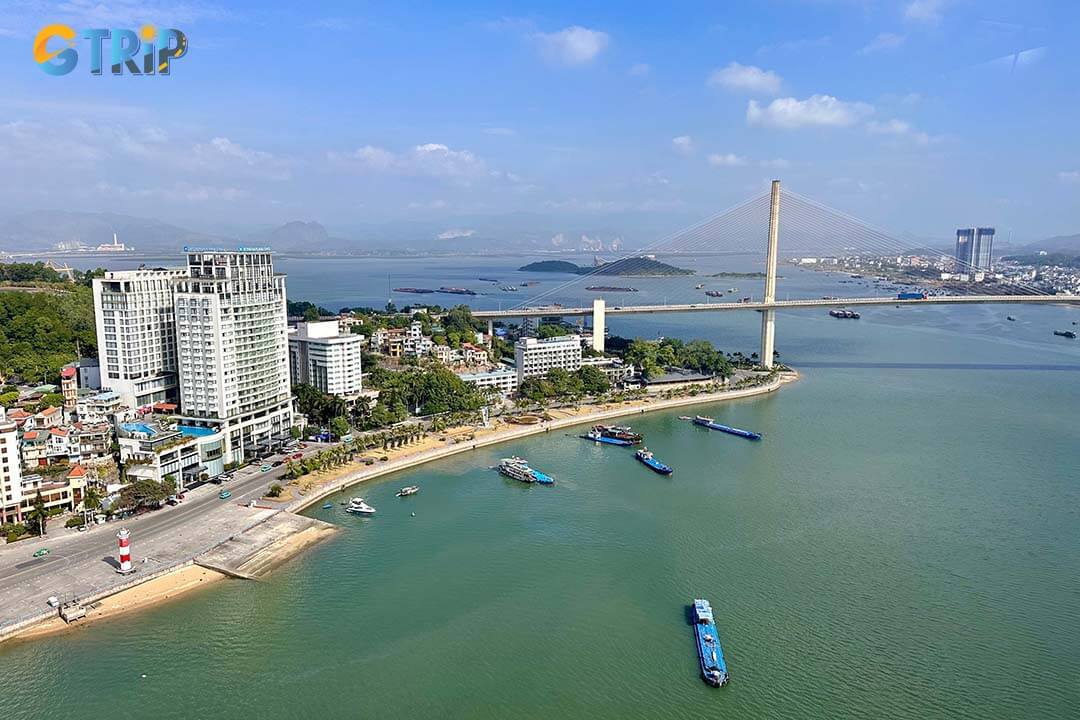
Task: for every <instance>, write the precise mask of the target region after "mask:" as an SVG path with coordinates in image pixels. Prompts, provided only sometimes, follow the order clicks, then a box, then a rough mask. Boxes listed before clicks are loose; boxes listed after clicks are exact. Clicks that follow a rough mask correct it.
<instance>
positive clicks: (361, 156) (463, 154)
mask: <svg viewBox="0 0 1080 720" xmlns="http://www.w3.org/2000/svg"><path fill="white" fill-rule="evenodd" d="M327 157H328V159H329V160H330V161H331V162H333V163H335V164H337V165H340V166H342V167H347V168H351V169H354V170H360V171H365V172H374V173H385V174H391V175H404V176H413V177H433V178H443V179H451V180H457V181H462V182H467V181H469V180H471V179H475V178H479V177H495V176H499V177H503V174H502V173H498V172H497V171H489V170H488V169H487V166H486V165H485V163H484V161H483V160H481V159H480V158H478V157H476V155H474V154H473V153H472V152H470V151H468V150H452V149H450V148H449V147H447V146H446V145H443V144H441V143H425V144H423V145H417V146H416V147H414V148H412V149H411V150H408V151H406V152H403V153H394V152H392V151H390V150H386V149H385V148H381V147H375V146H373V145H365V146H363V147H360V148H357V149H356V150H353V151H352V152H347V153H337V152H330V153H327Z"/></svg>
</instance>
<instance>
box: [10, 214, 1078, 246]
mask: <svg viewBox="0 0 1080 720" xmlns="http://www.w3.org/2000/svg"><path fill="white" fill-rule="evenodd" d="M691 220H692V218H675V217H672V216H664V217H659V216H656V215H653V214H649V213H630V214H628V215H626V216H623V217H620V219H619V220H617V221H616V220H611V219H606V218H603V217H597V216H591V215H588V214H578V215H558V216H554V215H546V214H542V213H525V212H517V213H508V214H506V215H497V216H479V215H478V216H471V217H463V216H458V217H455V218H454V219H453V221H447V220H429V219H422V220H408V221H397V222H387V223H367V224H353V225H349V226H343V227H338V228H335V230H334V231H333V232H331V231H330V230H328V229H327V228H326V227H325V226H324V225H322V224H321V223H318V222H315V221H300V220H293V221H291V222H287V223H285V224H284V225H281V226H279V227H270V228H264V229H260V230H255V229H246V228H241V229H237V228H232V227H230V228H228V230H227V232H214V231H205V232H204V231H199V230H192V229H189V228H186V227H181V226H179V225H173V224H171V223H167V222H162V221H160V220H154V219H151V218H142V217H134V216H131V215H120V214H117V213H91V212H75V211H63V210H38V211H33V212H27V213H22V214H19V215H15V216H12V217H8V218H5V219H2V220H0V251H5V252H9V253H20V252H30V253H34V252H48V251H54V252H55V251H58V250H75V249H77V248H79V247H83V248H87V247H89V248H95V247H97V246H98V245H102V244H108V243H111V242H112V238H113V233H116V235H117V237H118V238H119V241H120V242H122V243H124V244H125V245H127V246H128V247H133V248H135V251H136V254H137V255H146V254H154V253H166V254H170V255H174V254H176V253H178V252H179V251H180V248H182V247H183V246H185V245H207V246H223V247H230V246H237V245H269V246H270V247H272V248H273V249H274V250H275V251H276V252H282V253H305V254H308V253H316V254H317V253H322V254H335V255H336V254H346V253H357V254H363V253H370V252H393V253H401V254H409V253H431V252H445V253H477V252H491V251H499V252H515V253H536V252H590V253H598V254H607V255H608V256H609V257H610V256H615V257H618V256H620V255H624V254H627V253H629V252H632V251H634V250H635V249H640V248H643V247H645V246H646V245H648V243H650V242H651V241H653V240H655V239H656V238H658V237H663V236H665V235H667V234H669V233H670V232H671V231H672V230H674V229H675V228H677V227H680V226H682V225H684V224H687V223H689V222H690V221H691ZM624 228H625V229H626V230H624ZM1041 250H1045V251H1046V252H1065V253H1080V235H1061V236H1057V237H1052V238H1048V239H1046V240H1043V241H1040V242H1035V243H1030V244H1028V245H1022V246H1019V245H1018V246H1016V247H1009V248H1008V249H1007V250H1006V249H1005V248H1002V249H1001V254H1006V253H1007V254H1017V255H1019V254H1025V253H1033V252H1039V251H1041Z"/></svg>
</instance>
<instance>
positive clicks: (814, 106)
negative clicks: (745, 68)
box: [746, 95, 874, 128]
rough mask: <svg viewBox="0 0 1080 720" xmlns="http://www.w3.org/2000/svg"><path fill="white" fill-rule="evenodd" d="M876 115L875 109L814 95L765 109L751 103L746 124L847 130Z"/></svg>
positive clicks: (776, 102)
mask: <svg viewBox="0 0 1080 720" xmlns="http://www.w3.org/2000/svg"><path fill="white" fill-rule="evenodd" d="M873 112H874V106H873V105H868V104H866V103H862V102H846V101H844V100H838V99H837V98H835V97H833V96H832V95H811V96H810V97H808V98H807V99H805V100H797V99H795V98H793V97H786V98H777V99H776V100H773V101H772V102H771V103H769V104H768V105H765V106H762V105H760V104H759V103H758V102H757V101H756V100H751V101H750V104H749V105H747V107H746V123H747V124H748V125H762V126H768V127H776V128H799V127H810V126H820V127H848V126H851V125H854V124H856V123H858V122H859V121H861V120H863V119H864V118H866V117H867V116H869V115H871V114H873Z"/></svg>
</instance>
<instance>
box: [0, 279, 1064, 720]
mask: <svg viewBox="0 0 1080 720" xmlns="http://www.w3.org/2000/svg"><path fill="white" fill-rule="evenodd" d="M822 294H824V293H822ZM1010 312H1011V313H1012V314H1014V315H1016V316H1017V318H1018V320H1017V322H1015V323H1009V322H1006V321H1005V320H1004V315H1005V314H1006V313H1010ZM748 315H752V316H753V317H749V316H748ZM748 315H740V316H735V315H724V316H717V317H711V318H708V319H703V318H700V317H687V316H655V317H652V318H648V319H644V320H641V321H633V323H631V322H627V321H623V320H621V319H619V320H616V322H615V323H613V324H614V325H615V327H614V328H613V331H615V332H620V333H623V334H648V335H654V334H657V333H659V334H665V335H678V336H683V337H692V336H706V337H710V338H711V339H714V340H716V341H717V342H719V343H720V344H721V345H722V346H724V347H726V348H727V349H744V350H749V349H752V347H753V343H754V339H755V337H756V332H757V327H756V320H757V315H756V314H748ZM1078 318H1080V313H1078V312H1076V311H1075V310H1070V309H1066V308H1053V307H1044V308H1021V309H1015V308H1014V309H1009V308H1000V307H999V308H989V307H987V308H953V309H948V310H946V309H943V308H930V307H927V308H916V309H912V310H911V311H910V312H908V311H897V310H895V309H893V308H876V309H868V310H867V311H865V312H864V313H863V319H862V320H860V321H858V322H845V321H836V320H833V319H831V318H829V317H828V316H826V315H824V313H823V312H822V313H803V314H796V313H790V314H786V313H785V314H781V315H780V319H779V334H780V341H779V343H778V347H779V349H780V350H781V353H782V354H783V356H784V357H785V358H786V359H787V360H788V361H789V362H792V363H793V364H795V365H798V366H800V367H801V368H802V372H803V379H802V381H800V382H799V383H796V384H794V385H791V386H788V387H786V388H784V389H783V390H782V391H781V392H779V393H777V394H774V395H771V396H768V397H763V398H757V399H750V400H743V401H737V402H732V403H727V404H718V405H712V406H703V407H701V408H693V409H689V410H680V411H674V412H660V413H653V414H649V415H643V416H639V417H633V418H629V419H627V421H626V422H628V423H631V424H633V426H634V427H635V429H638V430H639V431H641V432H643V433H644V434H645V435H646V438H647V444H648V446H649V448H650V449H651V450H653V451H654V452H655V453H656V456H657V457H658V458H660V459H661V460H663V461H664V462H666V463H668V464H670V465H672V466H673V467H674V468H675V473H674V475H672V476H671V478H664V477H661V476H659V475H656V474H655V473H652V472H651V471H649V470H648V469H647V468H645V467H643V466H642V465H640V464H639V463H637V462H635V461H634V460H633V458H632V453H631V452H630V451H629V450H626V449H624V448H617V447H607V446H602V447H596V446H594V445H593V444H591V443H587V442H585V441H582V440H579V439H577V438H575V437H568V435H573V434H574V431H572V430H567V431H563V432H553V433H550V434H547V435H543V436H538V437H535V438H531V439H528V440H524V441H521V442H516V443H509V444H506V445H502V446H499V447H496V448H490V449H487V450H483V451H477V452H473V453H470V454H468V455H465V456H459V457H457V458H454V459H450V460H447V461H443V462H439V463H437V464H432V465H428V466H425V467H422V468H417V469H414V470H411V471H407V472H404V473H399V474H397V475H394V476H392V477H390V478H387V479H385V480H383V481H379V482H376V483H373V484H370V485H367V486H361V487H360V488H357V489H355V490H354V492H353V493H350V494H357V495H363V497H364V498H365V499H366V500H367V501H368V502H369V503H371V504H372V505H374V506H376V507H377V508H378V514H377V515H376V516H375V517H373V518H370V519H369V518H354V517H351V516H348V515H346V514H345V513H343V512H342V511H341V508H340V506H339V505H337V504H336V503H337V501H338V500H340V499H342V498H334V501H335V507H334V508H333V509H332V510H326V511H324V510H321V509H314V510H312V511H311V513H312V514H313V515H314V516H316V517H320V518H323V519H326V520H329V521H331V522H334V523H337V524H339V525H341V527H342V528H343V532H342V533H340V534H339V535H338V536H337V537H336V538H334V539H333V540H331V541H329V542H327V543H325V544H323V545H320V546H318V547H316V548H314V549H313V550H311V551H310V552H307V553H305V554H304V555H303V556H301V557H300V558H298V559H297V560H294V561H292V562H290V563H288V564H286V565H285V566H283V567H282V568H281V569H280V570H278V571H277V572H276V573H275V574H274V575H273V576H272V577H270V578H269V579H268V580H266V581H265V582H260V583H244V582H240V581H228V582H224V583H221V584H218V585H217V586H215V587H212V588H210V589H208V590H206V591H203V592H200V593H198V594H196V595H193V596H190V597H188V598H185V599H182V600H180V601H178V602H175V603H172V604H169V605H166V606H162V607H159V608H156V609H153V610H149V611H146V612H142V613H138V614H135V615H131V616H129V617H125V618H120V619H117V620H113V621H107V622H101V623H99V624H97V625H93V626H89V627H87V628H86V629H85V630H82V631H80V632H76V633H73V634H71V635H69V636H64V637H57V638H51V639H46V640H42V641H37V642H34V643H32V644H30V643H26V644H16V645H9V646H5V647H0V678H3V682H2V685H0V688H2V691H0V716H2V717H5V718H8V717H10V718H23V717H25V718H38V717H49V718H69V717H70V718H75V717H114V718H143V717H158V718H186V717H201V718H231V717H238V716H254V717H260V718H307V717H318V716H322V717H373V718H376V717H377V718H415V717H422V716H426V717H439V718H478V717H479V718H502V717H515V718H551V717H559V716H562V717H575V718H576V717H587V718H599V719H603V718H642V719H645V718H658V717H664V718H691V717H692V718H701V717H717V718H720V717H724V718H882V717H888V718H913V719H914V718H928V717H956V718H1006V717H1007V718H1068V717H1075V712H1076V708H1077V707H1080V685H1078V683H1077V678H1078V677H1080V581H1078V579H1077V571H1076V569H1077V568H1078V567H1080V534H1078V533H1077V527H1080V525H1078V520H1080V437H1078V433H1080V431H1078V427H1077V422H1076V421H1077V417H1078V415H1077V408H1078V404H1080V349H1078V346H1077V343H1076V342H1075V341H1074V342H1073V343H1072V344H1069V343H1068V341H1064V340H1062V341H1060V342H1058V341H1055V340H1054V338H1053V337H1052V336H1051V335H1050V328H1052V327H1059V326H1063V325H1066V324H1068V323H1070V322H1071V321H1072V320H1074V319H1078ZM634 323H639V324H634ZM698 411H700V412H703V413H705V412H707V413H708V414H711V415H713V416H714V417H715V418H716V419H717V420H718V421H719V422H723V423H728V424H732V425H736V426H738V427H743V428H747V429H751V430H755V431H758V432H761V433H763V434H764V436H765V437H764V439H763V440H762V441H761V442H760V443H752V442H748V441H746V440H742V439H740V438H736V437H731V436H727V435H723V434H721V433H717V432H710V431H707V430H704V429H700V428H695V427H692V426H690V425H689V424H688V423H687V422H685V421H681V420H679V419H678V416H679V415H680V414H684V413H689V414H694V412H698ZM511 454H518V455H522V456H524V457H526V458H528V459H529V460H530V462H531V463H532V464H533V465H534V466H535V467H537V468H538V469H540V470H542V471H544V472H547V473H549V474H551V475H552V476H554V477H555V478H556V479H557V481H558V484H557V485H555V486H554V487H525V486H521V485H519V484H517V483H515V482H513V481H509V480H506V479H504V478H502V477H501V476H499V475H498V474H497V473H495V472H494V471H492V470H490V469H489V466H491V465H493V464H494V463H496V462H497V461H498V459H499V458H500V457H503V456H507V455H511ZM413 484H416V485H420V486H421V488H422V490H421V492H420V493H419V494H418V495H416V496H414V497H411V498H407V499H398V498H395V497H394V493H395V492H396V490H397V489H398V488H399V487H401V486H404V485H413ZM343 497H344V496H343ZM413 512H415V513H416V516H415V517H413V516H412V515H411V513H413ZM695 596H704V597H707V598H709V599H710V600H711V601H712V603H713V605H714V607H715V608H716V611H717V621H718V626H719V629H720V633H721V636H722V639H723V643H724V649H725V654H726V656H727V659H728V664H729V668H730V670H731V673H732V683H731V685H729V686H728V687H726V688H724V689H722V690H714V689H711V688H709V687H707V686H705V685H704V684H703V683H702V682H701V681H700V679H699V678H698V674H697V664H696V658H695V655H694V646H693V640H692V637H691V633H690V628H689V627H688V625H687V624H686V618H685V612H686V605H687V604H688V603H689V602H690V601H691V599H692V598H693V597H695ZM144 673H145V674H146V675H147V677H146V678H141V677H140V676H141V675H142V674H144Z"/></svg>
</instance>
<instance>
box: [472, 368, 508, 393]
mask: <svg viewBox="0 0 1080 720" xmlns="http://www.w3.org/2000/svg"><path fill="white" fill-rule="evenodd" d="M458 377H459V378H461V379H462V380H464V381H465V382H467V383H472V384H473V385H476V386H477V387H479V388H495V389H496V390H498V391H499V393H500V394H501V395H502V396H503V397H511V396H512V395H514V394H515V393H516V392H517V388H518V375H517V371H516V370H514V369H513V368H496V369H494V370H488V371H486V372H477V373H458Z"/></svg>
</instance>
